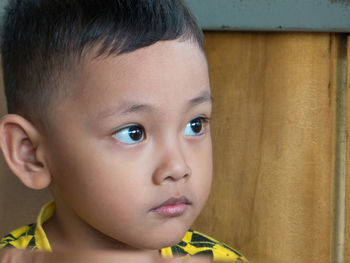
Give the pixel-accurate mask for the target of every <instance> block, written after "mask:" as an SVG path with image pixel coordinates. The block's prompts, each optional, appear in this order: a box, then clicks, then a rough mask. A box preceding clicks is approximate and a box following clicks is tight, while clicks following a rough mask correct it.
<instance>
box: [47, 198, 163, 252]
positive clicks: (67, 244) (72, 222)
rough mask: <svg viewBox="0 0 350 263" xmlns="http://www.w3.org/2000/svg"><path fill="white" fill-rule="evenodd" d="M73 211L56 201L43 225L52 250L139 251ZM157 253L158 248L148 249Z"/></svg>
mask: <svg viewBox="0 0 350 263" xmlns="http://www.w3.org/2000/svg"><path fill="white" fill-rule="evenodd" d="M71 213H73V211H69V210H68V211H67V209H65V210H63V209H61V206H60V203H59V202H57V201H56V211H55V213H54V215H53V216H52V217H51V218H49V219H48V220H47V221H46V222H45V223H44V225H43V229H44V231H45V233H46V236H47V239H48V241H49V244H50V246H51V248H52V250H53V251H67V250H114V251H115V250H118V251H130V252H139V251H143V250H142V249H139V248H135V247H132V246H129V245H128V244H125V243H123V242H120V241H119V240H116V239H114V238H111V237H109V236H107V235H105V234H103V233H101V232H99V231H98V230H96V229H94V228H93V227H91V226H90V225H88V224H87V223H86V222H83V221H82V220H81V219H80V218H79V217H78V216H77V215H74V216H72V215H70V214H71ZM68 218H69V220H67V219H68ZM148 252H151V253H157V254H159V251H158V250H152V251H148Z"/></svg>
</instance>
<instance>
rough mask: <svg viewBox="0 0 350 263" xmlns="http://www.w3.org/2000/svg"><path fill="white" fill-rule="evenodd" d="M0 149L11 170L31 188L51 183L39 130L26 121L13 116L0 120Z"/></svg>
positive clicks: (6, 116)
mask: <svg viewBox="0 0 350 263" xmlns="http://www.w3.org/2000/svg"><path fill="white" fill-rule="evenodd" d="M0 148H1V150H2V152H3V155H4V158H5V160H6V162H7V165H8V166H9V168H10V169H11V171H12V172H13V173H14V174H15V175H16V176H17V177H18V179H20V180H21V181H22V183H23V184H24V185H25V186H27V187H29V188H32V189H43V188H46V187H48V186H49V184H50V183H51V175H50V173H49V170H48V167H47V164H46V162H45V158H44V152H43V151H44V147H43V142H42V138H41V135H40V133H39V131H38V130H37V129H36V128H35V127H34V126H33V124H31V123H30V122H29V121H27V120H26V119H24V118H23V117H21V116H19V115H16V114H8V115H5V116H4V117H3V118H2V119H1V120H0Z"/></svg>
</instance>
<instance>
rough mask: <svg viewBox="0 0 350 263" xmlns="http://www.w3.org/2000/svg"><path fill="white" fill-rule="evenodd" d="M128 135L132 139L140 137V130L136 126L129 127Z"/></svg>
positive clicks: (135, 139)
mask: <svg viewBox="0 0 350 263" xmlns="http://www.w3.org/2000/svg"><path fill="white" fill-rule="evenodd" d="M129 136H130V138H131V139H133V140H134V141H138V140H140V139H142V130H141V129H140V128H138V127H132V128H130V129H129Z"/></svg>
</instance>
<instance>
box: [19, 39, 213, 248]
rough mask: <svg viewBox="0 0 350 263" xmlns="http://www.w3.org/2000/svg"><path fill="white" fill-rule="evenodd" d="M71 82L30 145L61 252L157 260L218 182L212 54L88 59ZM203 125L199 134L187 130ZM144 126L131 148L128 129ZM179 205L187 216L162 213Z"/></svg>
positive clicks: (160, 50) (193, 49) (185, 46)
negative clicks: (142, 253) (134, 253)
mask: <svg viewBox="0 0 350 263" xmlns="http://www.w3.org/2000/svg"><path fill="white" fill-rule="evenodd" d="M72 83H73V85H74V86H75V88H74V89H73V91H71V94H69V96H66V97H65V98H61V99H57V101H56V102H55V104H53V105H52V107H53V108H52V113H51V116H50V131H49V132H48V133H46V134H41V135H38V136H37V137H35V136H32V137H33V138H34V137H35V138H38V139H37V140H38V141H35V140H31V141H32V144H33V146H32V148H33V149H39V150H38V151H39V152H37V153H36V156H37V158H39V161H38V163H40V164H42V166H43V167H45V169H46V171H47V174H48V175H49V177H50V189H51V191H52V194H53V196H54V199H55V201H56V205H57V208H56V213H55V215H54V216H53V217H52V218H51V219H49V220H48V221H47V222H46V223H45V224H44V229H45V231H46V233H47V236H48V239H49V242H50V244H51V246H52V248H53V250H72V249H123V250H147V251H154V252H156V253H158V250H159V249H160V248H163V247H167V246H171V245H174V244H176V243H177V242H179V241H180V240H181V239H182V238H183V236H184V234H185V233H186V231H187V230H188V229H189V227H190V226H191V224H192V223H193V221H194V220H195V219H196V217H197V216H198V215H199V213H200V211H201V209H202V208H203V206H204V204H205V202H206V200H207V198H208V195H209V192H210V187H211V180H212V149H211V138H210V129H209V124H208V123H206V122H205V121H202V119H201V118H204V119H205V118H209V117H210V114H211V97H210V86H209V77H208V68H207V62H206V59H205V56H204V54H203V52H202V51H201V50H200V49H199V48H198V46H197V45H196V44H194V43H191V42H189V41H182V42H180V41H163V42H158V43H156V44H154V45H152V46H149V47H146V48H142V49H139V50H137V51H134V52H132V53H128V54H123V55H119V56H113V57H108V58H105V57H100V58H97V59H91V60H88V61H87V62H86V63H84V65H83V66H82V68H81V70H79V72H78V73H77V74H76V76H75V77H74V80H73V82H72ZM196 118H199V119H200V122H201V124H202V129H201V130H200V132H199V133H198V134H197V133H193V131H192V133H191V129H190V130H189V129H188V128H189V127H190V126H189V123H191V121H192V120H193V119H196ZM135 124H137V125H139V126H138V127H141V128H143V129H144V137H143V138H142V139H141V140H139V141H137V142H136V143H132V144H131V143H126V141H125V140H124V139H125V138H126V137H125V136H124V137H123V136H122V137H121V135H120V134H121V129H123V128H124V127H125V126H128V125H135ZM124 131H125V130H124ZM188 131H190V132H188ZM129 139H130V137H129ZM37 145H40V147H39V146H37ZM27 149H31V148H30V146H27ZM40 158H41V159H40ZM29 161H31V162H32V163H34V161H33V160H29ZM36 165H38V164H36ZM38 166H39V165H38ZM33 178H34V177H33ZM22 181H23V180H22ZM43 184H44V183H43ZM37 188H39V187H37ZM179 197H186V198H187V200H188V203H186V205H185V208H186V209H185V211H184V212H183V213H181V214H179V215H175V216H164V215H160V214H159V213H156V212H155V211H154V210H153V209H154V208H156V207H158V206H160V205H161V204H162V203H164V202H165V201H167V200H168V199H169V198H179Z"/></svg>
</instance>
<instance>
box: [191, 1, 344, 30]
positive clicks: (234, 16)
mask: <svg viewBox="0 0 350 263" xmlns="http://www.w3.org/2000/svg"><path fill="white" fill-rule="evenodd" d="M185 2H186V3H187V5H188V6H189V7H190V9H191V10H192V12H193V13H194V15H195V16H196V17H197V19H198V22H199V24H200V25H201V26H202V28H203V29H205V30H235V31H236V30H238V31H241V30H242V31H309V32H310V31H315V32H350V0H185Z"/></svg>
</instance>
